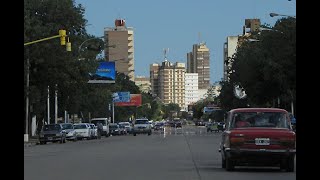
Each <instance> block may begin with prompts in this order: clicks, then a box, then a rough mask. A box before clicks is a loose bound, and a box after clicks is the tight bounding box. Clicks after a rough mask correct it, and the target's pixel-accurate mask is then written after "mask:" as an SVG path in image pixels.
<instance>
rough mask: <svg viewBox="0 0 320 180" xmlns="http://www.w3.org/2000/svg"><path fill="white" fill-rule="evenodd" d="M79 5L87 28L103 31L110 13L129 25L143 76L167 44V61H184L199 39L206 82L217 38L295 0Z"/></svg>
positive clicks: (291, 10) (97, 0)
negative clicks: (206, 54) (206, 63)
mask: <svg viewBox="0 0 320 180" xmlns="http://www.w3.org/2000/svg"><path fill="white" fill-rule="evenodd" d="M75 2H76V3H77V4H79V3H80V4H82V5H83V6H84V7H85V18H86V19H87V20H88V24H89V26H87V31H88V33H90V34H92V35H95V36H103V30H104V28H105V27H114V20H115V19H116V18H123V19H125V20H126V25H127V27H133V28H134V48H135V54H134V58H135V75H136V76H137V75H143V76H147V77H149V65H150V64H152V63H155V62H158V63H161V62H162V61H163V59H164V55H163V49H164V48H169V53H168V55H167V57H168V60H169V61H170V62H177V61H178V62H185V63H186V61H187V53H188V52H190V51H192V45H193V44H196V43H198V42H199V33H200V34H201V35H200V40H201V41H204V42H206V44H207V46H208V48H209V49H210V78H211V83H213V82H217V81H220V80H221V78H222V77H223V43H224V42H225V41H226V37H227V36H236V35H240V34H242V27H243V25H244V22H245V19H252V18H259V19H260V20H261V23H262V24H270V25H271V26H273V25H274V23H275V22H276V20H277V19H278V18H276V17H273V18H272V17H270V16H269V14H270V13H271V12H275V13H278V14H284V15H296V0H291V1H288V0H76V1H75Z"/></svg>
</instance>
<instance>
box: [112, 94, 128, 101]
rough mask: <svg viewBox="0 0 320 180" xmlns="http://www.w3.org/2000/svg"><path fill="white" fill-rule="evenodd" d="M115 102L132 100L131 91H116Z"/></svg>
mask: <svg viewBox="0 0 320 180" xmlns="http://www.w3.org/2000/svg"><path fill="white" fill-rule="evenodd" d="M112 100H113V102H130V92H115V93H113V94H112Z"/></svg>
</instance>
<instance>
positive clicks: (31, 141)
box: [24, 136, 39, 147]
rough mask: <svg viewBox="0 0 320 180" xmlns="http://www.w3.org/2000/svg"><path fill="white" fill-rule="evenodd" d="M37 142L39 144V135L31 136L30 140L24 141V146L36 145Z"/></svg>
mask: <svg viewBox="0 0 320 180" xmlns="http://www.w3.org/2000/svg"><path fill="white" fill-rule="evenodd" d="M36 144H39V139H38V137H37V136H31V137H30V138H29V142H24V147H30V146H35V145H36Z"/></svg>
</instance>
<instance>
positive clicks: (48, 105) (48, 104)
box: [47, 86, 50, 124]
mask: <svg viewBox="0 0 320 180" xmlns="http://www.w3.org/2000/svg"><path fill="white" fill-rule="evenodd" d="M47 107H48V117H47V121H48V124H50V91H49V86H48V100H47Z"/></svg>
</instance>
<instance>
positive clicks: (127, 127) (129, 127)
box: [118, 122, 132, 133]
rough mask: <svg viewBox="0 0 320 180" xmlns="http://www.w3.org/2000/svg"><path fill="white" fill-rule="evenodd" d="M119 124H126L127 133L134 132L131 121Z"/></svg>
mask: <svg viewBox="0 0 320 180" xmlns="http://www.w3.org/2000/svg"><path fill="white" fill-rule="evenodd" d="M118 124H122V125H124V127H125V128H126V130H127V133H132V126H131V124H130V123H129V122H119V123H118Z"/></svg>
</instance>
